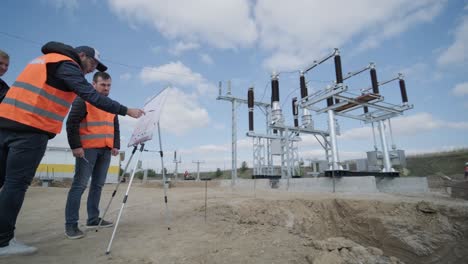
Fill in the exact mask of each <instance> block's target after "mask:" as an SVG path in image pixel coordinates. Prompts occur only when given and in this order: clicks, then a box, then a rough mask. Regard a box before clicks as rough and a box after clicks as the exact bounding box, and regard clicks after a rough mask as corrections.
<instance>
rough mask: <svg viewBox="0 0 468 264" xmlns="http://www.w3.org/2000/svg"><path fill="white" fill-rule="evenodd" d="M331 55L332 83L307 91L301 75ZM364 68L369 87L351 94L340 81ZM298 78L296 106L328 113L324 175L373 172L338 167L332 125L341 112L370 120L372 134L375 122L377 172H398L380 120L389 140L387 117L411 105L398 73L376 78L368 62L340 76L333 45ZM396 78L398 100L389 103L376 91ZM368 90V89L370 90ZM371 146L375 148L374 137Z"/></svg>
mask: <svg viewBox="0 0 468 264" xmlns="http://www.w3.org/2000/svg"><path fill="white" fill-rule="evenodd" d="M331 58H334V62H335V75H336V82H335V84H334V85H332V86H329V87H327V88H326V89H322V90H319V91H317V92H315V93H313V94H310V95H308V94H307V87H306V86H305V77H304V75H305V74H306V73H307V72H309V71H310V70H312V69H314V68H315V67H316V66H318V65H320V64H322V63H324V62H325V61H327V60H329V59H331ZM365 71H369V72H370V79H371V87H370V88H367V89H362V90H361V94H360V95H355V94H352V93H351V92H349V91H348V86H347V85H345V84H344V81H345V80H347V79H349V78H351V77H354V76H356V75H358V74H360V73H363V72H365ZM303 78H304V80H303ZM300 79H301V81H300V82H301V97H302V98H301V100H300V101H299V106H300V107H301V108H302V109H307V110H310V111H313V112H315V113H316V114H317V115H318V114H323V113H327V114H328V131H329V143H330V145H331V146H330V147H331V148H330V151H331V153H332V154H331V155H328V154H327V155H326V156H327V160H328V164H329V171H327V172H326V175H327V174H328V175H330V174H335V175H337V176H362V175H375V174H376V172H358V173H351V172H349V171H344V170H343V168H342V167H341V165H340V160H339V156H338V147H337V139H336V126H335V124H336V123H337V122H336V118H335V116H341V117H345V118H351V119H356V120H360V121H362V122H364V123H365V124H369V123H370V124H372V130H373V134H374V123H377V125H378V131H379V135H380V143H381V147H382V151H381V153H382V159H383V168H382V170H381V174H380V175H377V176H399V172H397V171H395V170H394V169H393V168H392V164H391V162H390V152H389V149H388V145H387V139H386V138H387V136H386V132H385V124H384V121H388V124H389V128H390V135H391V137H392V141H393V135H392V131H391V123H390V119H391V118H393V117H395V116H398V115H402V114H403V112H404V111H407V110H409V109H412V108H413V105H411V104H409V103H408V96H407V93H406V85H405V81H404V78H403V75H402V74H398V76H397V77H395V78H392V79H390V80H387V81H383V82H378V80H377V71H376V67H375V64H374V63H370V64H369V65H367V66H366V67H364V68H362V69H360V70H358V71H355V72H349V73H348V74H347V75H346V76H344V77H343V73H342V67H341V57H340V52H339V50H338V49H334V51H333V52H332V53H331V54H329V55H328V56H325V57H324V58H322V59H320V60H318V61H314V63H313V64H312V65H311V66H310V67H308V68H307V69H306V70H304V71H302V72H301V77H300ZM396 80H398V81H399V86H400V92H401V98H402V103H401V104H392V103H388V102H385V99H384V97H383V96H382V95H380V91H379V87H380V86H383V85H385V84H388V83H390V82H392V81H396ZM370 90H372V91H371V92H370ZM323 102H326V106H323ZM321 103H322V104H321ZM358 109H363V112H362V113H356V111H355V110H358ZM374 135H375V134H374ZM392 147H393V149H395V145H393V146H392ZM374 148H375V150H376V151H377V147H376V143H375V137H374Z"/></svg>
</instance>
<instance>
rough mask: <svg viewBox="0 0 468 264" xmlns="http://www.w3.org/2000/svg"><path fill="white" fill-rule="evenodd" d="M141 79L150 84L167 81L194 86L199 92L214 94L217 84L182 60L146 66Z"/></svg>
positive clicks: (173, 83)
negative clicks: (156, 65)
mask: <svg viewBox="0 0 468 264" xmlns="http://www.w3.org/2000/svg"><path fill="white" fill-rule="evenodd" d="M140 78H141V80H142V81H143V82H144V83H146V84H148V83H153V82H165V83H170V84H172V85H178V86H193V87H195V88H196V89H197V93H198V94H200V95H201V94H214V93H215V92H216V86H215V85H213V84H211V83H209V82H208V81H207V80H206V79H205V78H204V77H203V76H202V75H201V74H199V73H196V72H193V71H192V70H191V69H190V68H188V67H187V66H185V65H184V64H183V63H182V62H180V61H177V62H170V63H168V64H165V65H162V66H159V67H144V68H143V70H142V71H141V72H140Z"/></svg>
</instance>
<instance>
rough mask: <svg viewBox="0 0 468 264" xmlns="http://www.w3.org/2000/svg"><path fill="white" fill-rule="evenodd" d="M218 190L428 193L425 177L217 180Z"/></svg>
mask: <svg viewBox="0 0 468 264" xmlns="http://www.w3.org/2000/svg"><path fill="white" fill-rule="evenodd" d="M220 186H221V187H234V188H236V189H242V190H248V189H254V188H255V189H259V190H274V189H278V190H284V191H290V192H333V191H335V192H341V193H377V192H385V193H425V192H429V186H428V183H427V178H426V177H400V178H376V177H374V176H364V177H337V178H335V179H333V178H329V177H320V178H292V179H278V180H269V179H257V180H250V179H238V180H237V181H236V183H235V185H234V186H232V182H231V180H220Z"/></svg>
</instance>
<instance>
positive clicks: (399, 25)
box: [357, 1, 445, 51]
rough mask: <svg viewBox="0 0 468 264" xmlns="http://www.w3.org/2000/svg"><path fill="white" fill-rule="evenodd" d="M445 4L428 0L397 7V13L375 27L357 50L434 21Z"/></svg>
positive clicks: (371, 46) (376, 44)
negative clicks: (372, 32)
mask: <svg viewBox="0 0 468 264" xmlns="http://www.w3.org/2000/svg"><path fill="white" fill-rule="evenodd" d="M405 5H406V3H405ZM444 5H445V1H426V3H424V2H422V1H421V2H418V3H412V4H409V5H407V8H406V9H405V8H403V9H399V8H398V7H397V8H398V10H396V11H397V12H396V13H395V15H394V16H393V17H388V18H387V19H388V20H386V21H383V24H382V27H379V28H374V29H373V30H374V34H372V35H370V36H368V37H367V38H366V39H365V40H363V41H362V42H361V44H360V45H359V46H358V48H357V51H362V50H365V49H370V48H375V47H377V46H378V45H379V44H380V43H381V42H382V41H383V40H386V39H389V38H391V37H394V36H396V35H398V34H401V33H402V32H404V31H406V30H408V29H409V28H411V27H412V26H415V25H417V24H420V23H424V22H430V21H432V19H433V18H434V17H435V16H437V15H438V14H439V13H440V12H441V11H442V9H443V6H444Z"/></svg>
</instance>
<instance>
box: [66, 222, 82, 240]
mask: <svg viewBox="0 0 468 264" xmlns="http://www.w3.org/2000/svg"><path fill="white" fill-rule="evenodd" d="M65 235H66V236H67V237H68V238H69V239H79V238H82V237H84V233H83V231H81V230H80V229H79V228H78V224H74V225H65Z"/></svg>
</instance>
